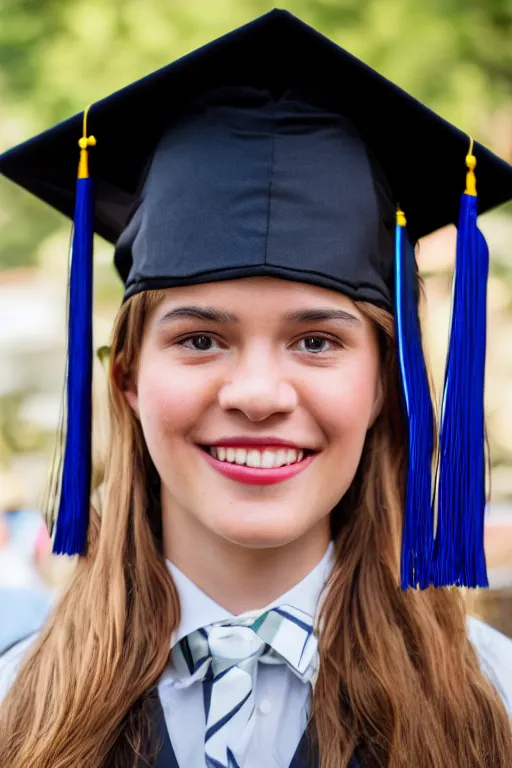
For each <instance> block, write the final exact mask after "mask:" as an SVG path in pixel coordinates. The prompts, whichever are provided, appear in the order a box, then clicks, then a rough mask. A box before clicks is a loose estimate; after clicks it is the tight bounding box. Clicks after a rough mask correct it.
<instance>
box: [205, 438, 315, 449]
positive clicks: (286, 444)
mask: <svg viewBox="0 0 512 768" xmlns="http://www.w3.org/2000/svg"><path fill="white" fill-rule="evenodd" d="M201 445H207V446H209V447H210V448H216V447H217V446H222V447H226V448H229V447H233V448H243V447H244V446H246V445H247V446H253V447H257V446H261V447H266V446H270V445H281V446H282V447H283V448H294V449H295V450H296V451H301V450H302V451H304V450H306V451H308V450H310V451H314V450H316V449H315V448H311V447H309V446H307V445H303V444H299V443H296V442H294V441H292V440H283V439H282V438H281V437H255V436H252V437H249V436H246V437H242V436H238V437H223V438H221V439H220V440H214V441H213V442H212V443H201Z"/></svg>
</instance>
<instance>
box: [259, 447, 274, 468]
mask: <svg viewBox="0 0 512 768" xmlns="http://www.w3.org/2000/svg"><path fill="white" fill-rule="evenodd" d="M276 462H277V451H263V453H262V454H261V466H262V467H264V468H265V469H272V468H273V467H276V466H278V465H277V463H276Z"/></svg>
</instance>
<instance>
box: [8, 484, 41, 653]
mask: <svg viewBox="0 0 512 768" xmlns="http://www.w3.org/2000/svg"><path fill="white" fill-rule="evenodd" d="M24 497H25V494H24V493H23V490H22V488H21V483H20V481H19V479H18V478H17V476H16V474H15V473H14V472H12V471H10V472H7V471H4V472H2V473H0V617H1V618H0V653H1V652H3V651H5V650H6V649H7V648H8V647H10V645H12V644H13V643H14V642H16V641H18V640H19V639H20V637H23V636H27V635H30V634H32V633H33V632H35V631H36V630H37V629H38V628H39V627H40V626H41V624H42V622H44V620H45V619H46V616H47V614H48V611H49V607H50V604H51V595H50V588H49V584H48V574H49V562H50V559H51V541H50V537H49V535H48V532H47V529H46V525H45V523H44V521H43V519H42V517H41V515H40V514H39V512H37V511H35V510H28V509H25V508H24Z"/></svg>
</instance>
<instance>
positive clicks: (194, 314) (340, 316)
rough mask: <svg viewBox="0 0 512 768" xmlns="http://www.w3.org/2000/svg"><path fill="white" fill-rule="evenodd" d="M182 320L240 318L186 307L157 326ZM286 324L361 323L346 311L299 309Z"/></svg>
mask: <svg viewBox="0 0 512 768" xmlns="http://www.w3.org/2000/svg"><path fill="white" fill-rule="evenodd" d="M181 318H192V319H195V320H204V321H206V322H211V323H237V322H239V318H238V317H237V316H236V315H234V314H233V313H232V312H227V311H226V310H224V309H215V308H214V307H199V306H195V305H193V306H184V307H175V308H174V309H171V310H169V312H166V313H165V315H163V316H162V317H161V318H160V319H159V320H158V323H157V325H158V326H159V327H160V326H161V325H163V324H164V323H167V322H169V321H170V320H177V319H181ZM282 319H283V320H284V321H286V322H292V323H312V322H320V321H322V320H324V321H325V320H341V322H343V323H346V324H348V325H352V326H360V325H361V321H360V320H359V319H358V318H357V317H356V316H355V315H352V314H351V313H350V312H347V311H345V310H344V309H320V308H318V309H299V310H297V311H296V312H289V313H287V314H285V315H283V316H282Z"/></svg>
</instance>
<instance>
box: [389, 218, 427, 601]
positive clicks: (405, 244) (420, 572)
mask: <svg viewBox="0 0 512 768" xmlns="http://www.w3.org/2000/svg"><path fill="white" fill-rule="evenodd" d="M405 225H406V221H405V216H404V214H403V212H402V211H400V210H399V211H398V212H397V226H396V236H395V326H396V338H397V346H398V356H399V363H400V374H401V380H402V390H403V397H404V402H405V409H406V412H407V420H408V449H409V451H408V453H409V455H408V468H407V489H406V499H405V511H404V525H403V535H402V562H401V584H402V589H407V588H408V587H420V588H421V589H425V588H426V587H428V586H429V584H430V577H431V563H432V548H433V536H434V521H433V511H432V454H433V450H434V409H433V406H432V399H431V395H430V387H429V382H428V375H427V369H426V365H425V359H424V357H423V348H422V343H421V329H420V321H419V316H418V301H417V293H418V286H417V277H416V262H415V258H414V249H413V247H412V245H411V244H410V242H409V238H408V237H407V231H406V229H405Z"/></svg>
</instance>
